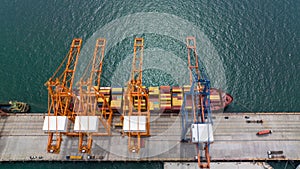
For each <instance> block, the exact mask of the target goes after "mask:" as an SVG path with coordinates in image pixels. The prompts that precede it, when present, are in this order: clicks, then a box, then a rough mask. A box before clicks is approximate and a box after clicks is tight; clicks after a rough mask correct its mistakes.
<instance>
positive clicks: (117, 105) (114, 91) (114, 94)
mask: <svg viewBox="0 0 300 169" xmlns="http://www.w3.org/2000/svg"><path fill="white" fill-rule="evenodd" d="M122 97H123V88H121V87H113V88H111V108H112V110H113V111H114V112H119V111H121V108H122ZM119 113H122V112H119Z"/></svg>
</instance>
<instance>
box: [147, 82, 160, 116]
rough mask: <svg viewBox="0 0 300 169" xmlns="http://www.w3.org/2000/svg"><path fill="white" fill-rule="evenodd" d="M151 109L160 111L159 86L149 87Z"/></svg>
mask: <svg viewBox="0 0 300 169" xmlns="http://www.w3.org/2000/svg"><path fill="white" fill-rule="evenodd" d="M149 104H150V111H159V110H160V104H159V87H149Z"/></svg>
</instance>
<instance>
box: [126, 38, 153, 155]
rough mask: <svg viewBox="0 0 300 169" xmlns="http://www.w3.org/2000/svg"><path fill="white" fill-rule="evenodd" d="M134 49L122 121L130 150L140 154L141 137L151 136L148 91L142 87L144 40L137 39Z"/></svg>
mask: <svg viewBox="0 0 300 169" xmlns="http://www.w3.org/2000/svg"><path fill="white" fill-rule="evenodd" d="M133 47H134V50H133V62H132V69H131V74H130V80H129V81H128V83H127V89H126V90H125V94H124V104H123V116H122V118H123V119H122V120H123V132H124V133H126V134H127V135H128V149H129V150H130V151H132V152H139V150H140V144H141V143H140V142H141V136H149V135H150V123H149V121H150V109H149V99H148V93H147V91H146V90H145V88H144V87H143V86H142V65H143V51H144V39H143V38H135V40H134V46H133ZM143 124H144V125H143ZM133 126H135V127H133ZM140 127H141V128H140ZM142 128H143V129H142ZM132 137H136V139H137V140H136V141H132V139H133V138H132Z"/></svg>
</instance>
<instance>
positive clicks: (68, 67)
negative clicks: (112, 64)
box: [44, 39, 82, 153]
mask: <svg viewBox="0 0 300 169" xmlns="http://www.w3.org/2000/svg"><path fill="white" fill-rule="evenodd" d="M81 44H82V40H81V39H73V41H72V44H71V47H70V50H69V53H68V55H67V56H66V57H65V59H64V61H63V62H62V64H61V65H60V66H59V67H58V69H57V70H56V71H55V73H54V75H53V76H52V77H51V78H50V79H49V80H48V81H47V82H46V83H45V85H46V86H47V88H48V116H47V117H46V119H45V122H46V123H45V122H44V131H46V130H48V145H47V151H48V152H51V153H59V152H60V146H61V141H62V134H64V133H65V128H61V127H64V125H61V119H64V120H62V121H64V122H67V119H69V120H70V121H72V122H74V120H75V113H74V111H73V105H72V104H73V101H72V99H73V96H74V95H73V91H72V87H73V82H74V73H75V71H76V66H77V61H78V57H79V53H80V47H81ZM64 64H65V69H64V70H63V72H62V73H61V74H60V75H58V73H60V71H61V70H62V67H63V66H64Z"/></svg>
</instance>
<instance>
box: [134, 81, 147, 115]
mask: <svg viewBox="0 0 300 169" xmlns="http://www.w3.org/2000/svg"><path fill="white" fill-rule="evenodd" d="M143 89H144V90H146V86H143ZM133 105H134V109H135V110H137V109H138V99H137V98H136V99H134V104H133ZM146 106H147V104H146V99H145V98H143V99H142V100H141V109H142V111H145V110H147V107H146Z"/></svg>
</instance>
